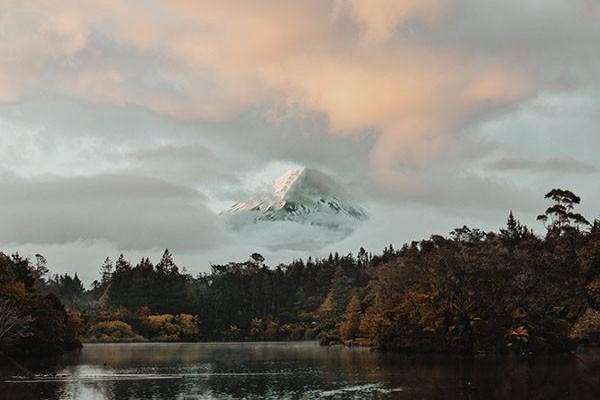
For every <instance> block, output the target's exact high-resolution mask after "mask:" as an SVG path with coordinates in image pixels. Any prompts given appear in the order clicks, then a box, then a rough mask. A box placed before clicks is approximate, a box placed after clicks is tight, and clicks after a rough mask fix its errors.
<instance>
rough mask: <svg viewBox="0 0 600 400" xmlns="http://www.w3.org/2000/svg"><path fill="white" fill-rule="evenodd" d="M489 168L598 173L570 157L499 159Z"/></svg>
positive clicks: (530, 171)
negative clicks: (537, 159) (539, 159)
mask: <svg viewBox="0 0 600 400" xmlns="http://www.w3.org/2000/svg"><path fill="white" fill-rule="evenodd" d="M490 168H492V169H495V170H498V171H504V172H525V173H552V174H556V173H559V174H588V173H595V172H598V171H599V168H598V167H597V166H595V165H592V164H589V163H586V162H583V161H578V160H575V159H573V158H570V157H562V158H549V159H546V160H541V161H536V160H530V159H526V158H520V157H509V158H501V159H499V160H496V161H494V162H493V163H491V164H490Z"/></svg>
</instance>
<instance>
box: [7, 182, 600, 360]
mask: <svg viewBox="0 0 600 400" xmlns="http://www.w3.org/2000/svg"><path fill="white" fill-rule="evenodd" d="M546 198H547V199H548V200H549V201H550V202H551V204H550V206H549V207H548V208H547V209H546V210H545V212H544V213H543V214H541V215H540V216H539V217H538V219H539V220H540V221H541V222H542V223H544V224H545V227H546V233H545V235H543V236H539V235H536V234H534V232H533V231H532V230H531V229H530V228H528V227H527V226H525V225H523V224H522V223H521V222H519V221H518V220H517V219H516V218H515V217H514V215H513V214H512V212H511V213H510V214H509V216H508V220H507V223H506V226H505V227H504V228H502V229H500V230H499V231H498V232H484V231H482V230H480V229H475V228H469V227H466V226H464V227H461V228H457V229H455V230H454V231H452V232H451V233H450V234H449V235H448V236H440V235H433V236H431V237H430V238H428V239H426V240H421V241H415V242H412V243H408V244H405V245H404V246H402V247H401V248H399V249H395V248H393V247H392V246H391V245H390V246H389V247H387V248H385V249H384V251H383V252H382V253H381V254H375V255H373V254H371V253H369V252H367V251H366V250H365V249H363V248H361V249H360V250H359V251H358V253H357V254H347V255H339V254H330V255H329V257H326V258H323V259H312V258H309V259H308V260H306V261H303V260H295V261H292V262H290V263H287V264H281V265H278V266H275V267H269V266H267V265H266V263H265V259H264V258H263V257H262V256H261V255H260V254H257V253H255V254H252V255H251V256H250V258H249V259H248V260H247V261H244V262H231V263H228V264H224V265H212V266H211V270H210V272H208V273H203V274H199V275H197V276H192V275H191V274H189V273H187V272H186V271H185V270H181V269H180V268H179V267H178V266H177V265H176V263H175V261H174V260H173V256H172V254H171V253H170V252H169V251H168V250H166V251H165V252H164V254H163V256H162V258H161V259H160V260H159V262H158V263H156V264H153V263H152V262H151V261H150V259H149V258H147V257H144V258H142V259H141V260H140V261H139V262H138V263H136V264H132V263H131V262H130V261H129V260H127V259H126V258H125V257H124V256H123V255H120V256H119V257H117V258H116V260H114V261H113V260H111V259H110V258H106V260H105V261H104V263H103V264H102V266H101V267H100V277H99V279H98V280H96V281H94V283H93V285H92V287H91V288H90V289H89V290H85V289H84V287H83V285H82V284H81V281H80V280H79V278H78V277H77V276H76V275H74V276H73V277H71V276H69V275H61V276H54V277H48V269H47V267H46V261H45V259H43V257H41V256H38V257H36V261H35V262H31V261H30V260H26V259H22V258H20V257H19V256H17V255H14V256H7V255H4V254H2V255H1V257H0V299H1V301H0V335H2V330H1V329H2V319H3V318H5V317H3V315H4V314H3V311H2V310H3V309H7V308H11V307H12V308H13V310H14V309H15V305H19V307H18V312H17V315H13V316H12V318H13V320H14V318H21V322H20V323H18V324H16V325H17V326H20V329H13V330H12V331H11V332H12V333H11V334H10V335H8V336H10V337H11V338H10V340H6V339H4V338H3V337H2V336H0V346H1V347H0V350H2V351H6V350H7V348H9V346H12V348H13V349H14V348H24V349H25V348H26V349H29V350H31V351H33V349H34V347H31V346H30V345H31V343H34V342H35V341H36V340H41V339H40V338H44V337H45V339H44V340H48V337H49V336H52V337H54V338H61V339H60V346H59V345H58V344H56V343H53V344H52V345H53V346H56V347H57V348H67V347H70V346H73V345H76V343H78V340H79V339H80V338H83V339H84V340H87V341H100V342H104V341H144V340H155V341H223V340H302V339H310V340H312V339H315V338H318V340H319V341H320V342H321V343H322V344H327V345H329V344H336V343H344V344H347V345H367V346H374V347H377V348H381V349H386V350H393V351H406V352H444V353H447V352H451V353H469V354H472V353H505V352H511V351H514V352H518V353H521V354H522V353H530V352H531V353H539V352H550V351H569V350H571V349H573V348H574V346H577V345H580V344H585V345H597V344H599V343H600V221H598V220H595V221H593V222H589V221H588V220H587V219H586V218H585V217H583V216H582V215H581V214H579V213H577V212H576V210H575V208H576V206H577V205H578V204H579V203H580V201H581V199H580V198H579V197H578V196H576V195H575V194H573V193H572V192H570V191H568V190H561V189H554V190H552V191H550V192H549V193H548V194H547V195H546ZM22 304H25V305H27V306H26V307H21V305H22ZM65 306H66V308H65ZM49 310H51V311H52V313H50V315H52V319H51V320H49V317H48V315H49V314H48V311H49ZM7 315H8V314H7ZM5 319H6V318H5ZM59 322H60V323H59ZM44 324H46V325H44ZM48 324H50V325H52V329H54V331H52V334H50V333H49V332H50V331H48V330H47V325H48Z"/></svg>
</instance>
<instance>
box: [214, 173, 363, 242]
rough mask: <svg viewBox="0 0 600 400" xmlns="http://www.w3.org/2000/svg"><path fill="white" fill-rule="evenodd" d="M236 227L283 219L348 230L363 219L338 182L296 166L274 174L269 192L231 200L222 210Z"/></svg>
mask: <svg viewBox="0 0 600 400" xmlns="http://www.w3.org/2000/svg"><path fill="white" fill-rule="evenodd" d="M222 214H223V215H226V216H228V217H229V220H230V222H232V225H233V226H234V227H236V228H240V227H242V226H243V225H248V224H256V223H258V222H268V221H271V222H273V221H287V222H295V223H300V224H309V225H314V226H321V227H325V228H328V229H331V230H344V231H348V232H351V231H352V230H353V229H354V226H355V225H356V224H357V223H358V222H360V221H362V220H365V219H367V214H366V212H365V211H364V210H363V209H362V208H361V207H359V206H357V205H354V204H353V202H352V201H351V200H350V198H349V196H348V195H347V194H346V193H345V191H344V190H343V188H342V187H341V185H339V184H337V183H336V182H335V181H334V180H333V179H332V178H330V177H329V176H327V175H326V174H324V173H322V172H320V171H317V170H314V169H310V168H297V169H292V170H290V171H288V172H286V173H285V174H284V175H282V176H281V177H279V178H277V179H276V180H275V182H274V184H273V187H272V193H271V195H270V196H266V197H264V198H259V199H254V200H251V201H246V202H241V203H236V204H234V205H233V206H232V207H231V208H229V209H228V210H227V211H225V212H223V213H222Z"/></svg>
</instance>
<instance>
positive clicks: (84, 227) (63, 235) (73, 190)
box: [0, 175, 220, 250]
mask: <svg viewBox="0 0 600 400" xmlns="http://www.w3.org/2000/svg"><path fill="white" fill-rule="evenodd" d="M1 185H2V192H1V193H0V202H1V203H2V205H3V207H2V208H1V209H0V219H1V220H2V221H3V223H2V225H1V226H0V242H3V243H15V244H19V243H21V244H24V243H38V244H65V243H70V242H75V241H78V240H84V241H94V240H104V241H107V242H110V243H113V244H115V245H116V246H117V247H118V248H120V249H152V248H164V247H169V248H173V249H179V250H187V249H201V248H210V247H214V246H215V245H217V244H218V242H219V237H220V230H219V226H218V223H217V221H216V219H215V217H214V214H213V213H211V212H210V211H209V210H208V209H206V207H205V206H204V204H203V201H204V199H203V197H202V195H200V193H198V192H197V191H196V190H193V189H190V188H187V187H185V186H181V185H177V184H172V183H168V182H166V181H163V180H159V179H155V178H148V177H141V176H133V175H101V176H91V177H70V178H45V179H44V178H37V179H27V180H24V179H4V180H3V181H2V183H1Z"/></svg>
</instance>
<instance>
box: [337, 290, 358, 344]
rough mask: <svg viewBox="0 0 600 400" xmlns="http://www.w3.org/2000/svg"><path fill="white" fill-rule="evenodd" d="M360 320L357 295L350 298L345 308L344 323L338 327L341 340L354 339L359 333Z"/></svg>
mask: <svg viewBox="0 0 600 400" xmlns="http://www.w3.org/2000/svg"><path fill="white" fill-rule="evenodd" d="M361 318H362V309H361V306H360V300H359V298H358V296H357V295H354V296H352V298H351V299H350V301H349V302H348V306H347V307H346V313H345V314H344V321H343V322H342V324H341V325H340V334H341V335H342V339H345V340H352V339H356V337H358V335H359V333H360V322H361Z"/></svg>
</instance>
